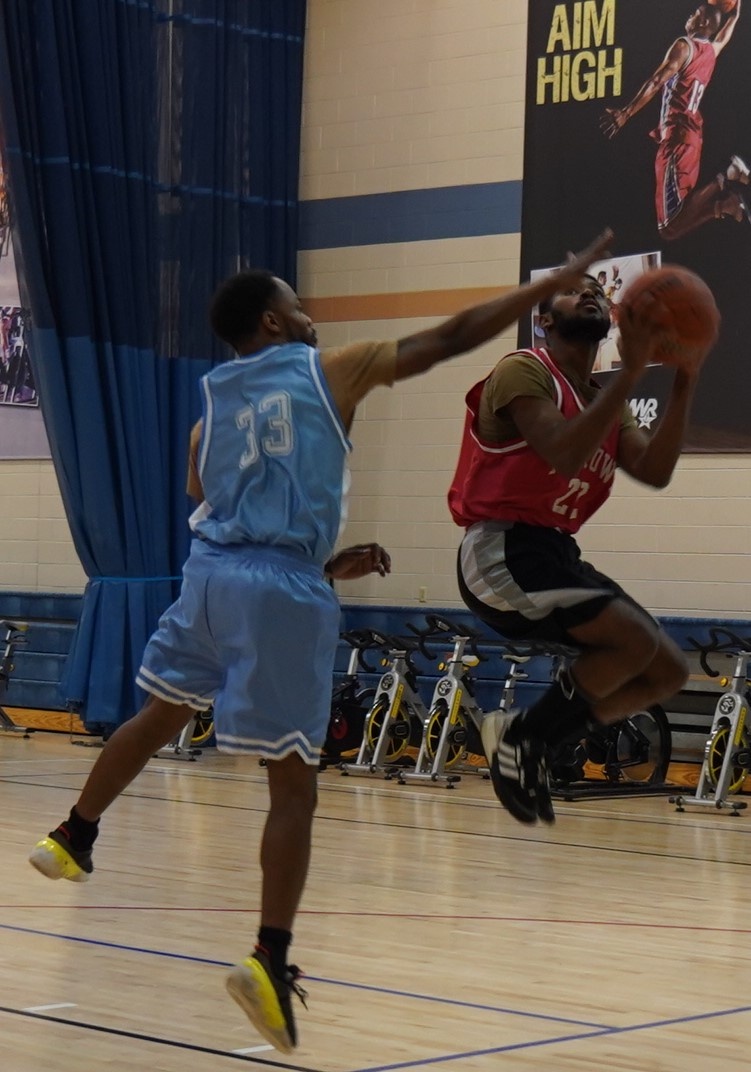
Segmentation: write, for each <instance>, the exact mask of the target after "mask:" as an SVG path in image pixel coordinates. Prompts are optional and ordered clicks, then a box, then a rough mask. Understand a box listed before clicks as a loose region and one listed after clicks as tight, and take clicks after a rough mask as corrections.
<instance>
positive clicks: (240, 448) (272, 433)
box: [31, 232, 611, 1053]
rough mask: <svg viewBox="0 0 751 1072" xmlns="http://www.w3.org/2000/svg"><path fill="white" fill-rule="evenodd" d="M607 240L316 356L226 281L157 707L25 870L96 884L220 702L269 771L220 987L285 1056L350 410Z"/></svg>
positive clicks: (332, 644)
mask: <svg viewBox="0 0 751 1072" xmlns="http://www.w3.org/2000/svg"><path fill="white" fill-rule="evenodd" d="M610 237H611V236H610V234H609V232H608V233H606V234H605V235H603V236H601V237H600V238H599V239H597V240H596V241H595V242H594V243H593V244H592V245H591V246H590V247H589V248H588V249H587V250H586V251H584V252H583V253H582V254H580V255H579V256H578V257H571V258H570V259H569V261H568V263H567V264H566V265H565V266H564V267H563V268H561V269H560V270H559V271H558V272H557V273H551V274H550V275H548V276H547V277H545V278H543V279H540V280H537V281H536V282H535V283H533V284H529V285H525V286H522V287H518V288H515V289H513V290H510V291H508V292H507V293H506V294H504V295H502V296H501V297H498V298H496V299H494V300H492V301H489V302H486V303H484V304H482V305H478V306H475V307H474V308H472V309H468V310H466V311H465V312H461V313H459V314H457V315H456V316H453V317H451V318H450V319H449V320H447V321H445V322H444V323H442V324H439V325H437V326H436V327H432V328H429V329H427V330H425V331H421V332H419V333H417V334H414V335H411V336H409V337H407V338H404V339H401V340H400V341H399V342H381V343H377V342H366V343H356V344H352V345H349V346H345V347H342V348H340V349H333V350H322V351H319V350H318V349H317V346H316V343H317V339H316V334H315V331H314V329H313V325H312V323H311V321H310V319H309V318H308V317H307V316H306V315H305V313H304V312H303V310H302V307H301V305H300V302H299V300H298V298H297V296H296V294H295V293H294V291H293V290H292V289H291V287H289V286H288V285H287V284H286V283H284V282H283V281H282V280H281V279H278V278H276V277H275V276H273V275H271V274H270V273H268V272H262V271H252V272H243V273H241V274H239V275H236V276H233V277H232V278H231V279H229V280H227V282H225V283H224V284H223V285H222V286H220V287H219V289H218V291H217V293H216V294H215V296H214V299H213V302H212V306H211V323H212V327H213V329H214V331H215V332H216V334H217V335H218V336H219V337H220V338H221V339H223V340H224V341H225V342H227V343H228V344H229V345H230V346H232V347H233V349H234V350H235V351H236V353H237V355H238V357H237V359H236V360H234V361H232V362H229V363H228V364H225V365H221V366H219V367H217V368H215V369H213V370H212V371H211V372H209V373H208V375H207V376H206V377H204V379H203V381H202V391H203V402H204V424H203V433H202V436H201V440H200V445H199V450H198V458H197V475H198V477H199V479H200V483H201V485H202V487H201V491H200V494H201V497H202V503H201V506H200V507H199V508H198V509H197V510H196V511H195V513H194V514H193V516H192V518H191V527H192V529H193V532H194V535H195V539H194V540H193V543H192V547H191V552H190V556H189V558H188V561H187V562H186V564H185V568H184V577H183V586H182V591H181V594H180V597H179V599H178V600H177V602H176V603H175V604H173V606H172V607H170V608H169V609H168V610H167V611H166V612H165V614H164V615H163V617H162V619H161V621H160V623H159V627H158V629H157V631H156V633H155V634H154V636H153V637H152V638H151V640H150V641H149V643H148V645H147V647H146V651H145V653H144V657H143V664H142V667H141V670H140V672H139V674H138V682H139V684H140V685H141V686H142V687H143V688H144V689H145V690H146V692H147V693H149V698H148V700H147V702H146V704H145V706H144V707H143V708H142V710H141V711H140V712H139V714H137V715H136V716H135V717H134V718H132V719H131V720H130V721H128V722H126V723H124V724H123V725H122V726H121V727H120V728H119V729H118V730H117V731H116V732H115V733H114V734H113V735H112V737H111V738H110V739H109V741H107V744H106V745H105V747H104V749H103V751H102V753H101V754H100V756H99V758H98V760H97V762H96V764H95V765H94V767H93V768H92V771H91V773H90V775H89V778H88V780H87V782H86V785H85V786H84V789H83V791H82V793H81V795H80V797H79V799H78V801H77V803H76V805H75V806H74V808H73V809H72V811H71V813H70V816H69V818H68V819H67V820H65V821H64V822H63V823H61V824H60V825H59V826H58V827H57V828H56V829H55V830H54V831H52V833H51V834H50V835H49V836H48V837H47V838H44V839H43V840H42V841H40V842H39V843H38V845H37V846H36V848H35V849H34V851H33V853H32V855H31V862H32V864H34V866H35V867H37V868H38V870H40V871H42V872H43V873H44V874H45V875H47V876H48V877H50V878H67V879H71V880H73V881H82V880H84V879H86V878H88V876H89V874H90V873H91V872H92V870H93V864H92V846H93V843H94V839H95V837H96V834H97V829H98V820H99V817H100V816H101V815H102V813H103V812H104V811H105V809H106V808H107V807H108V806H109V805H110V804H111V803H112V802H113V801H114V800H115V799H116V797H117V796H118V795H119V794H120V793H121V792H122V791H123V790H124V789H125V788H126V786H127V785H129V784H130V782H131V781H132V780H133V778H135V776H136V775H137V774H138V773H139V772H140V771H141V770H142V769H143V767H144V766H145V765H146V762H147V761H148V759H149V758H150V757H151V756H152V755H153V754H154V753H155V752H157V751H158V750H159V749H160V748H162V747H164V746H165V745H166V744H168V743H169V742H170V741H171V740H173V739H174V738H175V736H177V734H178V733H179V732H180V730H181V729H182V728H183V726H184V725H186V723H187V722H188V720H189V719H190V718H191V716H192V714H193V712H194V711H201V710H205V709H206V708H208V707H209V706H211V705H213V707H214V723H215V729H216V736H217V743H218V746H219V748H220V749H223V750H226V751H230V752H235V753H237V752H242V753H247V754H248V755H252V756H261V757H264V758H265V760H266V770H267V775H268V783H269V797H270V808H269V813H268V816H267V819H266V823H265V827H264V831H263V836H262V841H261V869H262V873H263V886H262V896H261V919H260V924H261V925H260V929H259V932H258V944H257V946H256V948H255V951H254V952H253V953H252V954H251V955H249V956H248V957H246V959H245V960H243V961H242V962H241V963H240V964H238V965H237V966H236V967H235V968H234V969H233V970H232V972H231V973H230V975H229V977H228V981H227V985H228V988H229V990H230V993H231V994H232V996H233V997H234V998H235V1000H236V1001H237V1002H238V1003H239V1004H240V1005H241V1006H242V1008H243V1009H244V1011H245V1012H246V1013H247V1015H248V1016H249V1018H250V1019H251V1021H252V1022H253V1024H254V1025H255V1026H256V1028H257V1029H258V1031H259V1032H260V1033H261V1034H262V1035H263V1036H264V1038H266V1039H267V1040H268V1041H269V1042H271V1043H272V1045H273V1046H275V1047H276V1048H277V1049H278V1050H281V1051H282V1052H283V1053H289V1052H290V1051H291V1050H292V1049H293V1048H294V1046H295V1045H296V1044H297V1035H296V1029H295V1022H294V1015H293V1011H292V1005H291V995H292V993H297V994H298V995H299V996H302V992H301V989H300V987H299V985H298V983H297V982H296V979H297V975H298V972H297V969H296V968H293V967H290V966H289V965H288V964H287V950H288V947H289V944H290V941H291V938H292V927H293V923H294V919H295V915H296V913H297V909H298V906H299V902H300V898H301V896H302V892H303V888H304V885H305V880H306V877H307V873H308V864H309V858H310V841H311V824H312V820H313V813H314V811H315V807H316V782H317V774H318V765H319V756H320V752H321V747H322V745H323V742H324V739H325V735H326V729H327V725H328V720H329V714H330V701H331V690H332V682H333V668H334V652H335V648H336V644H337V640H338V629H339V608H338V605H337V602H336V599H335V597H334V594H333V592H332V590H331V587H330V585H329V584H328V583H327V581H326V579H325V575H324V565H325V563H326V562H327V560H330V559H331V555H332V550H333V547H334V545H335V542H336V539H337V535H338V533H339V530H340V528H341V527H342V525H343V522H344V519H345V516H346V511H345V502H346V493H347V487H348V468H347V459H348V455H349V451H350V443H349V439H348V431H349V427H350V425H351V423H352V419H353V417H354V414H355V408H356V406H357V405H358V403H359V402H360V401H361V400H362V399H363V398H364V397H365V396H366V395H367V393H368V392H369V391H370V390H371V389H372V388H373V387H375V386H377V385H379V384H386V385H391V384H393V383H394V382H395V381H396V380H402V379H405V378H407V377H410V376H416V375H418V374H420V373H422V372H426V371H427V370H428V369H430V368H431V367H432V366H433V365H435V364H437V363H438V362H440V361H444V360H446V359H448V358H451V357H454V356H455V355H458V354H462V353H465V352H466V351H468V350H471V349H474V348H475V347H477V346H480V345H481V344H482V343H485V342H487V341H488V340H490V339H492V338H494V337H495V336H496V335H498V334H499V333H500V332H502V331H503V330H504V329H505V328H507V327H508V326H509V325H510V324H513V323H514V321H515V320H517V319H518V318H519V317H520V316H522V315H527V314H529V313H530V311H531V310H532V308H533V307H534V306H535V305H536V304H537V303H538V302H539V301H540V300H543V299H545V298H547V297H549V296H552V294H553V293H555V292H557V291H559V290H560V289H561V288H562V287H563V286H564V285H565V284H566V282H567V280H568V281H571V282H573V281H575V280H578V279H579V277H580V276H581V274H582V272H583V271H585V270H586V268H587V267H588V266H589V264H590V263H591V262H592V261H595V260H600V259H602V258H603V257H604V256H605V255H606V246H607V243H608V240H609V238H610ZM374 565H375V568H378V567H379V565H381V566H382V563H379V562H378V561H377V556H376V560H375V561H374Z"/></svg>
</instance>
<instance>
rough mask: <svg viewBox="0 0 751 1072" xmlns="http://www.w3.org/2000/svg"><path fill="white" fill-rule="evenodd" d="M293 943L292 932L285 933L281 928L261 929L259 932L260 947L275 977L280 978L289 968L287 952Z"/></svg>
mask: <svg viewBox="0 0 751 1072" xmlns="http://www.w3.org/2000/svg"><path fill="white" fill-rule="evenodd" d="M291 941H292V933H291V931H283V930H281V929H280V928H279V927H260V928H259V930H258V945H259V946H260V947H261V949H262V950H263V951H264V953H266V955H267V956H268V958H269V963H270V964H271V970H272V971H273V973H274V975H278V976H279V977H280V978H282V977H283V976H284V969H285V968H286V967H287V950H288V949H289V945H290V942H291Z"/></svg>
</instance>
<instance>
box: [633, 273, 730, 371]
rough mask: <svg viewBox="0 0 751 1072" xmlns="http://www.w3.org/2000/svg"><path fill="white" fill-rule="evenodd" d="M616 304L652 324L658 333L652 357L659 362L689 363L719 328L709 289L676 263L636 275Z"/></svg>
mask: <svg viewBox="0 0 751 1072" xmlns="http://www.w3.org/2000/svg"><path fill="white" fill-rule="evenodd" d="M647 297H648V298H649V299H651V300H646V299H647ZM619 306H620V308H621V310H623V311H628V312H630V313H631V314H632V315H634V316H636V317H640V318H641V317H644V318H646V320H647V321H648V322H649V323H650V324H651V325H652V327H653V328H654V330H655V332H657V334H658V344H657V348H656V357H657V360H658V361H660V362H661V363H662V364H663V365H682V364H685V363H687V362H688V363H693V361H695V360H696V349H697V348H698V347H704V348H706V347H709V346H711V345H712V344H713V343H714V342H715V341H716V339H717V335H718V332H719V330H720V312H719V309H718V308H717V305H716V303H715V300H714V295H713V294H712V291H711V290H710V289H709V287H708V286H707V284H706V283H705V282H704V280H703V279H701V278H700V277H699V276H698V275H696V274H695V273H694V272H690V271H689V270H688V268H682V267H681V266H680V265H679V264H665V265H663V266H662V268H653V269H651V270H650V271H648V272H645V273H644V274H643V275H640V276H639V277H638V279H635V280H634V282H633V283H631V284H629V286H628V287H627V288H626V290H625V291H624V294H623V297H622V298H621V300H620V302H619Z"/></svg>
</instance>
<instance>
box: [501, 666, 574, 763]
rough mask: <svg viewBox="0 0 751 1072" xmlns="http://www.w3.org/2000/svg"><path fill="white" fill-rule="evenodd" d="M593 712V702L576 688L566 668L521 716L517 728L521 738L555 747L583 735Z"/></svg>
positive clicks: (515, 728)
mask: <svg viewBox="0 0 751 1072" xmlns="http://www.w3.org/2000/svg"><path fill="white" fill-rule="evenodd" d="M592 714H593V713H592V704H591V703H590V702H589V700H588V699H587V698H586V697H585V696H583V695H582V693H581V692H580V691H579V690H578V689H577V687H576V685H575V684H574V681H573V678H572V677H571V674H570V673H569V671H568V670H563V671H561V673H560V674H559V676H558V679H557V680H556V681H554V682H553V684H552V685H551V686H550V688H549V689H548V690H547V692H545V693H544V694H543V695H542V696H541V697H540V699H539V700H538V701H537V702H536V703H534V704H532V706H531V707H530V708H528V709H527V710H526V711H525V712H524V713H523V714H522V715H521V716H520V718H519V721H518V724H517V726H515V727H514V730H515V731H516V733H517V734H518V735H519V736H520V737H522V736H523V737H527V736H528V737H532V738H533V739H535V740H538V741H542V742H543V743H544V744H546V745H547V747H548V748H552V747H554V746H555V745H558V744H560V743H561V741H565V740H566V739H567V738H569V737H574V736H575V735H576V734H578V733H579V732H580V731H581V736H582V737H584V736H585V735H586V731H587V724H588V722H589V720H590V719H591V718H592Z"/></svg>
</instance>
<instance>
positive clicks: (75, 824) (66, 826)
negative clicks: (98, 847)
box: [60, 807, 99, 852]
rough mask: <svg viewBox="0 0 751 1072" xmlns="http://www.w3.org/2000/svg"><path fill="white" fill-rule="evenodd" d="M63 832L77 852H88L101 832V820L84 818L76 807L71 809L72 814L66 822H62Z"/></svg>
mask: <svg viewBox="0 0 751 1072" xmlns="http://www.w3.org/2000/svg"><path fill="white" fill-rule="evenodd" d="M60 828H61V829H62V832H63V833H64V834H65V836H66V837H67V839H68V841H69V842H70V844H71V848H73V849H75V850H76V852H88V851H89V850H90V849H91V847H92V845H93V844H94V842H95V841H96V839H97V835H98V834H99V820H98V819H96V820H95V821H94V822H90V820H88V819H82V818H81V816H80V815H79V814H78V812H77V811H76V809H75V807H72V808H71V809H70V815H69V816H68V818H67V819H66V821H65V822H64V823H60Z"/></svg>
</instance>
